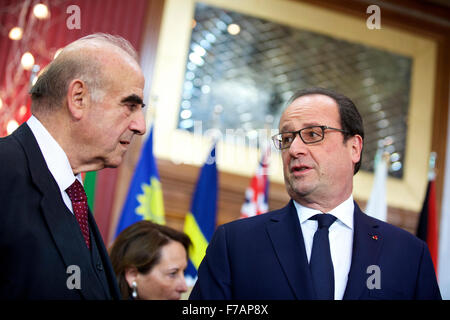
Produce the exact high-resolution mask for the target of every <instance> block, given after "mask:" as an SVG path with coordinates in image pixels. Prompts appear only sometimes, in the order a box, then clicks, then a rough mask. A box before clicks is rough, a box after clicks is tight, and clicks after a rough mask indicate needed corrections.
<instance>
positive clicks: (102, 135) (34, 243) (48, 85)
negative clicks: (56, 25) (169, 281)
mask: <svg viewBox="0 0 450 320" xmlns="http://www.w3.org/2000/svg"><path fill="white" fill-rule="evenodd" d="M136 59H137V55H136V52H135V50H134V49H133V47H132V46H131V45H130V44H129V43H128V41H126V40H125V39H123V38H121V37H116V36H111V35H107V34H94V35H90V36H87V37H84V38H81V39H79V40H77V41H75V42H73V43H71V44H69V45H68V46H66V47H65V48H64V49H63V50H62V52H61V53H60V54H59V55H58V57H57V58H56V59H55V60H54V61H52V62H51V63H50V64H49V65H48V66H47V68H46V69H45V70H44V72H43V73H42V75H40V76H39V78H38V80H37V82H36V84H35V85H34V86H33V88H32V89H31V92H30V93H31V99H32V106H31V111H32V116H31V118H30V119H29V120H28V121H27V122H26V123H24V124H23V125H21V126H20V127H19V128H18V129H17V130H16V131H15V132H14V133H13V134H11V135H10V136H7V137H5V138H2V139H0V251H1V260H0V299H119V298H120V293H119V290H118V287H117V283H116V280H115V276H114V272H113V270H112V267H111V263H110V261H109V258H108V254H107V251H106V249H105V246H104V244H103V241H102V239H101V236H100V233H99V231H98V229H97V226H96V223H95V221H94V218H93V216H92V214H91V213H90V212H89V208H88V207H87V202H86V194H85V192H84V189H83V186H82V182H81V176H80V173H81V172H85V171H92V170H99V169H102V168H104V167H117V166H118V165H119V164H120V163H121V161H122V159H123V156H124V153H125V152H126V150H127V147H128V145H129V143H130V141H131V139H132V137H133V136H134V135H135V134H139V135H142V134H144V133H145V120H144V115H143V111H142V107H143V103H142V97H143V88H144V77H143V74H142V72H141V69H140V67H139V64H138V62H137V60H136Z"/></svg>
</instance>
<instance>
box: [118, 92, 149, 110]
mask: <svg viewBox="0 0 450 320" xmlns="http://www.w3.org/2000/svg"><path fill="white" fill-rule="evenodd" d="M120 102H121V103H127V102H132V103H136V104H142V107H144V106H145V104H144V101H142V98H141V97H139V96H138V95H137V94H134V93H133V94H130V95H129V96H127V97H125V98H123V99H122V100H120Z"/></svg>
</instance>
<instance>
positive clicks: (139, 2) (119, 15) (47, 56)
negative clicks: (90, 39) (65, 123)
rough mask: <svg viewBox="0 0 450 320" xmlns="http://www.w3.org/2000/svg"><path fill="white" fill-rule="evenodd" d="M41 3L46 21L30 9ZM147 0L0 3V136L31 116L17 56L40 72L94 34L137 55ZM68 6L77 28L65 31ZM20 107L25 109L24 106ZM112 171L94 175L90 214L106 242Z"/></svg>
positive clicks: (25, 73) (25, 78)
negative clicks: (13, 34)
mask: <svg viewBox="0 0 450 320" xmlns="http://www.w3.org/2000/svg"><path fill="white" fill-rule="evenodd" d="M37 3H44V4H46V5H47V6H48V8H49V10H50V17H49V18H48V19H45V20H38V19H36V18H35V17H34V16H33V14H32V10H33V7H34V5H35V4H37ZM148 3H149V1H147V0H127V1H125V0H47V1H46V0H29V1H25V0H23V1H17V0H0V98H1V99H2V102H3V106H2V107H1V108H0V137H2V136H5V135H6V134H7V132H6V125H7V123H8V122H9V121H10V120H12V119H14V120H16V121H17V122H18V124H19V125H20V124H21V123H22V122H24V121H26V120H27V119H28V118H29V116H30V99H29V96H28V90H29V88H30V77H31V75H32V73H31V71H24V70H23V68H21V67H20V57H21V56H22V54H23V53H24V52H26V51H29V52H31V53H32V54H33V56H34V57H35V64H37V65H39V66H40V68H41V69H43V68H44V67H45V66H46V65H47V64H48V63H49V62H50V61H51V60H52V59H53V56H54V54H55V52H56V51H57V50H58V49H59V48H61V47H64V46H65V45H67V44H68V43H70V42H72V41H74V40H76V39H78V38H80V37H83V36H85V35H88V34H91V33H95V32H105V33H110V34H115V35H120V36H122V37H124V38H125V39H127V40H128V41H130V42H131V44H132V45H133V46H134V47H135V48H136V49H137V50H138V51H139V49H140V46H141V38H142V35H143V33H144V28H145V19H146V13H147V9H149V7H148ZM71 5H76V6H78V7H79V9H80V10H79V13H80V29H69V28H68V27H67V20H68V19H70V18H71V16H72V15H73V13H74V12H73V11H70V12H69V13H67V9H68V7H69V6H71ZM20 20H22V24H23V26H24V30H28V31H27V32H26V33H25V34H24V37H23V38H22V40H19V41H13V40H11V39H9V37H8V33H9V31H10V29H11V28H13V27H15V26H17V25H18V24H19V23H20ZM23 106H25V107H23ZM116 181H117V169H105V170H101V171H99V173H98V178H97V184H96V198H97V199H96V204H95V208H94V214H95V217H96V220H97V223H98V226H99V229H100V232H101V233H102V236H103V238H104V239H105V240H106V239H107V236H108V231H109V223H110V216H111V211H112V204H113V199H114V192H115V185H116Z"/></svg>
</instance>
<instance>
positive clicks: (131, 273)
mask: <svg viewBox="0 0 450 320" xmlns="http://www.w3.org/2000/svg"><path fill="white" fill-rule="evenodd" d="M137 275H138V270H137V268H136V267H128V268H125V280H126V281H127V283H128V286H129V287H130V288H131V284H132V283H133V281H136V278H137Z"/></svg>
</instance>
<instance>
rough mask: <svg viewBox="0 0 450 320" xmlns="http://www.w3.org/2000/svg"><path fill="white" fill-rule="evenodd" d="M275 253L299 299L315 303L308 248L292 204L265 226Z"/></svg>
mask: <svg viewBox="0 0 450 320" xmlns="http://www.w3.org/2000/svg"><path fill="white" fill-rule="evenodd" d="M266 229H267V232H268V234H269V237H270V240H271V241H272V245H273V249H274V251H275V254H276V256H277V258H278V260H279V262H280V265H281V267H282V269H283V272H284V274H285V275H286V278H287V279H288V282H289V285H290V287H291V289H292V291H293V292H294V294H295V296H296V298H297V299H313V298H314V292H313V287H312V282H311V277H310V271H309V265H308V259H307V257H306V251H305V244H304V241H303V235H302V231H301V228H300V222H299V220H298V215H297V212H296V209H295V206H294V204H293V203H292V200H291V201H290V202H289V204H288V205H287V206H286V207H284V208H283V209H281V210H280V212H279V213H277V214H275V215H273V216H272V217H271V219H270V220H269V221H268V222H267V226H266Z"/></svg>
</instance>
